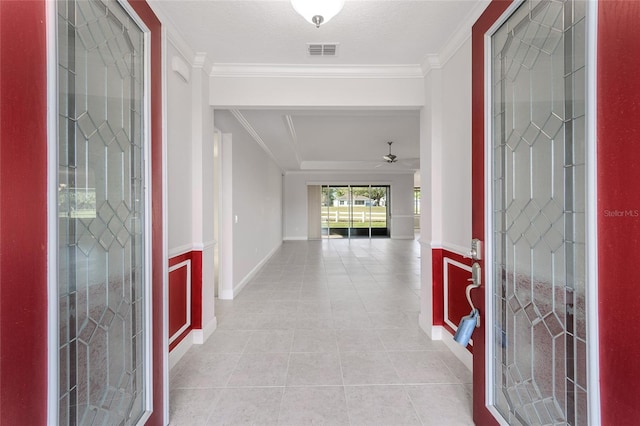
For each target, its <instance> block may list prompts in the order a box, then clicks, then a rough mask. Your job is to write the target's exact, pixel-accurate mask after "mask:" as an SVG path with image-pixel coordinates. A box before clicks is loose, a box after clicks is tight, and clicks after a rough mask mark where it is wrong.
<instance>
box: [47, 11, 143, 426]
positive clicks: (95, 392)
mask: <svg viewBox="0 0 640 426" xmlns="http://www.w3.org/2000/svg"><path fill="white" fill-rule="evenodd" d="M57 5H58V23H57V25H58V40H57V41H58V75H59V93H58V97H59V101H58V105H59V124H60V131H59V140H58V152H59V158H60V165H59V166H60V167H59V169H60V172H59V179H58V180H59V191H58V192H59V202H58V220H59V226H58V228H59V231H58V232H59V234H58V242H59V251H60V255H59V267H58V281H59V295H60V302H61V303H60V310H59V316H60V394H59V398H60V405H59V408H60V413H59V423H60V424H70V425H75V424H119V425H131V424H136V423H137V422H138V420H139V419H140V418H141V416H142V415H143V413H144V409H145V407H144V399H145V387H144V377H145V376H144V374H145V372H144V370H145V365H144V357H145V353H144V347H143V344H144V341H145V331H144V327H143V325H144V318H145V315H146V314H145V308H144V303H145V299H146V297H147V295H146V294H145V292H144V288H145V286H144V281H143V280H144V274H143V271H144V270H145V266H144V262H145V258H144V252H143V250H144V237H145V235H144V232H143V226H144V223H143V220H142V218H144V209H145V208H146V206H145V203H143V202H142V200H143V199H144V197H143V185H144V181H143V176H144V173H143V158H144V152H143V149H142V147H143V146H144V143H143V140H142V137H143V129H142V124H143V123H142V118H141V117H142V111H143V99H142V94H143V82H144V74H143V72H144V69H143V57H144V55H143V53H144V46H143V40H144V38H143V37H142V30H141V29H140V28H139V27H138V26H137V24H136V23H135V22H134V21H133V20H132V19H131V17H129V15H128V13H127V12H126V11H125V10H124V9H123V8H122V6H121V5H120V4H119V3H118V1H115V0H61V1H58V2H57Z"/></svg>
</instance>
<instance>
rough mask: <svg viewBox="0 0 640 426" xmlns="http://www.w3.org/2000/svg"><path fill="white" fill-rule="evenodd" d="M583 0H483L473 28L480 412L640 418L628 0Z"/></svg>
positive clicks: (562, 418)
mask: <svg viewBox="0 0 640 426" xmlns="http://www.w3.org/2000/svg"><path fill="white" fill-rule="evenodd" d="M586 4H589V3H585V2H565V3H564V4H563V3H562V2H542V3H538V4H536V5H530V4H529V2H526V1H525V2H522V3H518V5H515V4H512V2H511V1H500V0H494V1H493V2H492V3H491V4H490V5H489V6H488V8H487V9H486V11H485V12H484V13H483V15H482V16H481V17H480V18H479V19H478V21H477V22H476V24H475V25H474V27H473V39H472V44H473V77H472V78H473V127H472V132H473V147H472V149H473V151H472V152H473V159H472V162H473V175H472V176H473V229H472V233H473V238H478V239H480V240H482V241H484V242H485V246H484V256H483V259H485V260H487V259H488V260H487V261H486V262H482V265H481V266H482V267H483V270H484V271H485V274H484V280H483V283H484V285H483V287H481V288H480V289H479V290H476V291H475V292H474V294H473V297H474V303H475V304H476V306H479V307H480V311H481V314H482V315H483V321H482V322H481V325H482V327H481V328H480V329H478V330H477V331H476V334H475V335H474V343H475V348H474V349H475V350H474V421H475V422H476V424H479V425H489V424H496V423H497V421H496V417H503V418H505V419H507V422H509V423H511V422H512V421H513V422H520V423H523V424H539V423H542V424H546V423H550V422H560V423H565V424H616V425H627V424H628V425H631V424H637V419H638V418H639V417H640V407H639V406H638V404H637V403H636V402H635V401H637V396H638V393H637V383H638V382H639V381H640V367H639V366H638V363H637V362H635V361H634V360H633V356H634V355H633V354H637V353H640V343H639V341H638V339H635V338H629V334H628V333H629V332H632V333H634V335H637V333H638V330H639V328H640V327H637V326H635V325H632V323H631V322H630V321H631V320H632V319H633V318H634V317H635V316H636V315H637V314H636V312H635V311H636V310H637V306H638V303H640V290H639V287H638V286H637V285H635V284H634V282H635V280H633V279H631V277H634V276H635V275H637V273H636V271H635V268H634V263H635V262H636V261H637V259H638V258H639V256H640V238H639V237H640V214H638V211H640V192H639V191H637V187H636V185H635V183H634V184H630V183H631V182H637V181H638V180H639V179H640V171H639V170H638V167H637V158H638V155H639V154H640V143H639V141H640V79H638V77H637V70H638V69H639V67H640V30H639V29H638V28H639V26H638V25H637V23H638V20H639V19H640V3H638V2H628V1H603V2H599V3H598V5H597V7H594V8H591V9H589V11H588V12H586V15H585V11H584V9H585V5H586ZM596 9H597V12H596ZM507 10H508V12H507ZM589 13H592V14H597V36H595V37H597V39H596V40H597V41H596V45H597V56H596V57H595V58H594V56H593V54H594V52H587V50H586V48H585V45H586V40H587V38H588V34H589V32H591V33H593V31H594V28H595V27H596V25H594V24H588V23H587V22H596V20H595V19H593V20H591V21H588V20H587V18H588V17H589ZM505 16H510V18H508V19H507V18H505ZM563 25H564V27H563ZM591 25H593V26H591ZM587 28H591V29H590V30H589V31H587ZM519 46H520V48H519ZM523 46H524V47H523ZM556 54H557V56H556ZM590 57H591V58H594V59H593V61H592V62H591V63H590V64H591V65H589V58H590ZM487 58H490V59H489V60H487ZM594 64H595V66H594ZM485 70H490V72H489V73H486V72H485ZM594 71H596V72H595V82H596V83H595V86H596V87H597V90H593V88H592V87H591V86H590V85H589V76H590V75H593V73H594ZM487 74H489V75H487ZM545 82H547V83H548V84H546V85H545ZM557 88H561V90H559V91H557V90H555V89H557ZM547 90H548V91H547ZM596 92H597V101H595V102H591V104H594V103H595V106H593V107H591V108H590V107H589V105H590V102H589V101H590V98H592V99H595V93H596ZM562 95H564V96H565V97H564V98H561V96H562ZM557 101H559V102H557ZM556 102H557V103H556ZM596 123H597V125H596ZM569 124H570V125H569ZM589 131H591V134H592V135H595V138H593V140H594V142H591V143H592V144H593V145H592V146H593V147H594V148H590V147H589V146H590V145H589V144H590V143H589V142H588V138H589V137H588V136H587V135H589ZM590 153H591V154H590ZM596 153H597V154H596ZM590 155H591V157H590ZM554 161H556V163H557V165H554V164H555V163H554ZM554 204H557V205H554ZM549 266H550V267H549ZM596 301H597V303H596ZM485 302H487V303H485ZM558 307H560V309H558ZM588 329H589V330H590V332H589V333H587V330H588ZM632 330H633V331H632ZM494 413H499V414H497V415H496V416H494Z"/></svg>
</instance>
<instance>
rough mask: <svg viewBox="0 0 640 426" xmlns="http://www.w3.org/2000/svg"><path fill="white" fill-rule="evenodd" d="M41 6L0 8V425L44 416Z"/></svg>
mask: <svg viewBox="0 0 640 426" xmlns="http://www.w3.org/2000/svg"><path fill="white" fill-rule="evenodd" d="M45 21H46V20H45V3H44V1H22V2H19V1H0V424H3V425H17V424H22V425H42V424H45V423H46V416H47V85H46V35H45V34H46V27H45Z"/></svg>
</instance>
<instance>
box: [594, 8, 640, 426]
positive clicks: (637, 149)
mask: <svg viewBox="0 0 640 426" xmlns="http://www.w3.org/2000/svg"><path fill="white" fill-rule="evenodd" d="M598 8H599V12H598V67H597V73H598V74H597V75H598V77H597V85H598V112H597V114H598V119H597V126H598V128H597V134H598V142H597V150H598V268H599V271H598V288H599V292H598V297H599V300H598V302H599V332H600V386H601V389H600V391H601V409H602V424H603V425H617V426H623V425H637V424H638V421H639V419H640V404H638V400H639V398H640V363H638V359H637V358H638V355H639V354H640V338H639V336H640V326H639V325H638V323H637V321H636V318H638V309H639V308H640V286H639V285H638V270H637V263H638V260H640V190H639V189H638V182H640V168H639V167H638V162H639V161H640V78H639V77H638V70H640V25H639V24H640V2H637V1H620V0H608V1H601V2H599V6H598Z"/></svg>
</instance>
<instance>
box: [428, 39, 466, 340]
mask: <svg viewBox="0 0 640 426" xmlns="http://www.w3.org/2000/svg"><path fill="white" fill-rule="evenodd" d="M424 95H425V100H426V102H425V107H424V108H422V110H421V111H420V156H421V171H420V172H421V181H422V191H421V212H422V214H421V222H420V224H421V230H420V243H421V253H422V254H421V277H422V281H421V290H420V292H421V293H420V305H421V309H420V311H421V312H420V325H421V326H422V328H423V329H424V330H425V332H427V334H428V335H429V336H431V337H432V338H434V339H440V338H441V337H442V334H441V329H440V328H439V327H433V308H432V300H433V292H432V277H433V265H432V250H433V249H437V248H445V249H447V250H450V251H453V252H457V253H460V254H465V253H466V252H468V250H469V247H470V243H471V39H470V37H469V38H467V39H466V41H464V43H462V44H461V46H460V47H459V48H458V49H457V50H456V51H455V53H454V54H453V55H452V56H451V57H450V58H449V60H448V61H447V62H446V63H445V64H444V65H443V66H442V67H441V68H436V69H432V70H431V71H430V72H429V73H428V74H427V75H426V77H425V92H424Z"/></svg>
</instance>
